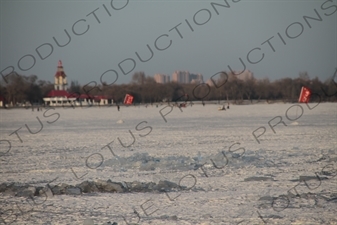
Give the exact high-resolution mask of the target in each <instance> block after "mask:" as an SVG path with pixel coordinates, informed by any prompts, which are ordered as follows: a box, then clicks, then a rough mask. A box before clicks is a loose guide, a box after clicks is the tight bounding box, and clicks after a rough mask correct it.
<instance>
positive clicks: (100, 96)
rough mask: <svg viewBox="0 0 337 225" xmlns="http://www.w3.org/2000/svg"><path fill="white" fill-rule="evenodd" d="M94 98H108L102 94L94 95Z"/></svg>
mask: <svg viewBox="0 0 337 225" xmlns="http://www.w3.org/2000/svg"><path fill="white" fill-rule="evenodd" d="M94 98H95V100H102V99H108V98H107V97H106V96H104V95H95V97H94Z"/></svg>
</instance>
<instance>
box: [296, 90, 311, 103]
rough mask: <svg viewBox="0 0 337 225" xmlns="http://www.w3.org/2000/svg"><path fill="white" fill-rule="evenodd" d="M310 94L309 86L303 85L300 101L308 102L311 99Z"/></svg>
mask: <svg viewBox="0 0 337 225" xmlns="http://www.w3.org/2000/svg"><path fill="white" fill-rule="evenodd" d="M310 96H311V90H310V89H309V88H307V87H302V89H301V94H300V98H299V99H298V102H300V103H301V102H302V103H308V102H309V100H310Z"/></svg>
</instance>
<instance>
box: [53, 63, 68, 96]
mask: <svg viewBox="0 0 337 225" xmlns="http://www.w3.org/2000/svg"><path fill="white" fill-rule="evenodd" d="M54 85H55V88H54V89H55V90H60V91H63V90H64V91H66V90H67V85H68V84H67V75H66V74H65V73H64V69H63V66H62V61H61V60H59V62H58V64H57V71H56V74H55V84H54Z"/></svg>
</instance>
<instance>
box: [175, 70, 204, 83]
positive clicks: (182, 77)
mask: <svg viewBox="0 0 337 225" xmlns="http://www.w3.org/2000/svg"><path fill="white" fill-rule="evenodd" d="M172 81H173V82H177V83H182V84H190V83H202V82H203V77H202V75H201V74H190V73H189V72H188V71H174V73H173V74H172Z"/></svg>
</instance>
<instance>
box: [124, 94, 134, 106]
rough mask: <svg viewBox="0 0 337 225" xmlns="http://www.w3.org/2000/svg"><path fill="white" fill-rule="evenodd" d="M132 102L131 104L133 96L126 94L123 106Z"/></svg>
mask: <svg viewBox="0 0 337 225" xmlns="http://www.w3.org/2000/svg"><path fill="white" fill-rule="evenodd" d="M132 102H133V96H132V95H129V94H126V95H125V98H124V104H125V105H131V104H132Z"/></svg>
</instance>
